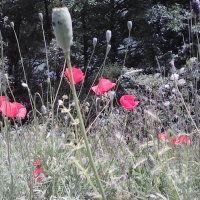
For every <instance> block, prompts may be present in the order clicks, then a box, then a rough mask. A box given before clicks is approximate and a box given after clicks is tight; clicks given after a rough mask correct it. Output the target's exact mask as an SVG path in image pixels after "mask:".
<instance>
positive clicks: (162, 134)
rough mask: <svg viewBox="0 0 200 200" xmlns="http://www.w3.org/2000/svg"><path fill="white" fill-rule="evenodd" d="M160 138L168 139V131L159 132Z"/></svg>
mask: <svg viewBox="0 0 200 200" xmlns="http://www.w3.org/2000/svg"><path fill="white" fill-rule="evenodd" d="M158 138H159V139H160V140H166V139H167V138H168V135H167V134H166V133H158Z"/></svg>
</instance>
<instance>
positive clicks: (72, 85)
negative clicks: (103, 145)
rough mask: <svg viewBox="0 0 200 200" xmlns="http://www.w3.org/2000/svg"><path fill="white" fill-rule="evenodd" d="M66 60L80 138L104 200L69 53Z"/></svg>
mask: <svg viewBox="0 0 200 200" xmlns="http://www.w3.org/2000/svg"><path fill="white" fill-rule="evenodd" d="M66 59H67V66H68V69H69V74H70V80H71V81H70V83H71V90H72V94H73V98H74V102H75V107H76V111H77V115H78V118H79V123H80V129H81V133H82V136H83V139H84V142H85V146H86V150H87V153H88V158H89V161H90V165H91V167H92V170H93V173H94V176H95V179H96V182H97V185H98V187H99V189H100V193H101V195H102V198H103V199H104V200H106V196H105V193H104V189H103V187H102V184H101V181H100V178H99V175H98V172H97V169H96V167H95V164H94V160H93V157H92V152H91V149H90V146H89V141H88V138H87V135H86V130H85V125H84V122H83V118H82V114H81V110H80V106H79V103H78V98H77V94H76V89H75V85H74V80H73V75H72V67H71V61H70V54H69V52H67V53H66Z"/></svg>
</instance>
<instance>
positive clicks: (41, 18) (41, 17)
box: [38, 13, 43, 22]
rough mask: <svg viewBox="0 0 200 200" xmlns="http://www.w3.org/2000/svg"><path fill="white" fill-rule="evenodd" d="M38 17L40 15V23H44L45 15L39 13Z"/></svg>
mask: <svg viewBox="0 0 200 200" xmlns="http://www.w3.org/2000/svg"><path fill="white" fill-rule="evenodd" d="M38 15H39V18H40V21H41V22H42V21H43V14H42V13H39V14H38Z"/></svg>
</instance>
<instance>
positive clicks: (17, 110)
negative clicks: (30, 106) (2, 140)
mask: <svg viewBox="0 0 200 200" xmlns="http://www.w3.org/2000/svg"><path fill="white" fill-rule="evenodd" d="M0 110H1V111H2V113H3V114H4V115H5V116H7V117H10V118H12V117H18V118H22V119H23V118H25V116H26V113H27V110H26V107H24V106H23V105H22V104H20V103H17V102H12V103H11V102H8V101H3V102H2V103H1V106H0Z"/></svg>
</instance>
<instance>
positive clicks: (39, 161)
mask: <svg viewBox="0 0 200 200" xmlns="http://www.w3.org/2000/svg"><path fill="white" fill-rule="evenodd" d="M35 165H36V167H38V166H40V165H41V160H40V159H37V160H36V161H35Z"/></svg>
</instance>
